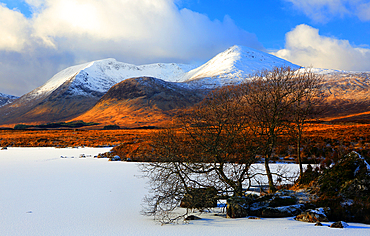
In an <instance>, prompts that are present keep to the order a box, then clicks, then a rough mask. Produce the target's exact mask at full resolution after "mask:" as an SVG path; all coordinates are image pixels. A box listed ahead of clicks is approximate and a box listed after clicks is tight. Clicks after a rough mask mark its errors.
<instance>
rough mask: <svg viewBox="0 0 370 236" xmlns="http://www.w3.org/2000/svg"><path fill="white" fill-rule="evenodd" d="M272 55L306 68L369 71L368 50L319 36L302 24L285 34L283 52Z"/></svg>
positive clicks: (344, 41)
mask: <svg viewBox="0 0 370 236" xmlns="http://www.w3.org/2000/svg"><path fill="white" fill-rule="evenodd" d="M275 55H276V56H278V57H281V58H284V59H286V60H289V61H291V62H293V63H296V64H298V65H301V66H306V67H307V66H313V67H317V68H327V69H339V70H357V71H361V70H370V49H367V48H360V47H355V46H352V45H351V44H350V43H349V42H348V41H347V40H340V39H335V38H330V37H325V36H321V35H319V30H318V29H315V28H312V27H310V26H308V25H305V24H302V25H298V26H297V27H296V28H295V29H293V30H292V31H290V32H288V33H287V34H286V45H285V49H282V50H279V51H277V52H276V53H275Z"/></svg>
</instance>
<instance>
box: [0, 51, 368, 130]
mask: <svg viewBox="0 0 370 236" xmlns="http://www.w3.org/2000/svg"><path fill="white" fill-rule="evenodd" d="M276 66H277V67H280V66H289V67H291V68H293V69H299V68H301V67H300V66H298V65H294V64H292V63H290V62H288V61H285V60H284V59H281V58H278V57H276V56H273V55H271V54H268V53H265V52H261V51H258V50H254V49H251V48H248V47H243V46H233V47H230V48H228V49H227V50H225V51H223V52H221V53H219V54H217V55H216V56H215V57H213V58H212V59H210V60H209V61H208V62H206V63H204V64H203V65H201V66H197V65H186V64H176V63H154V64H147V65H140V66H136V65H133V64H128V63H123V62H118V61H116V60H115V59H112V58H108V59H103V60H98V61H93V62H88V63H84V64H80V65H76V66H72V67H69V68H66V69H64V70H62V71H60V72H58V73H57V74H56V75H54V76H53V77H52V78H51V79H50V80H48V81H47V82H46V83H45V84H44V85H42V86H40V87H38V88H36V89H34V90H32V91H31V92H29V93H27V94H25V95H23V96H22V97H20V98H17V99H16V100H14V101H13V100H10V101H9V102H7V104H5V105H3V106H1V105H0V125H6V124H15V123H34V124H40V123H48V122H58V121H67V120H76V119H82V118H84V119H95V120H96V119H97V117H100V118H99V119H100V121H104V119H105V120H106V121H104V122H106V123H112V122H113V121H114V120H116V121H117V122H120V123H122V122H123V120H125V119H114V115H112V114H115V116H119V112H118V111H121V112H122V113H126V114H128V113H131V114H128V115H126V116H127V117H131V118H130V119H131V121H130V122H131V123H130V124H133V123H135V122H134V120H135V119H137V121H138V122H141V121H139V120H145V122H149V121H150V119H151V122H156V121H155V119H157V121H158V120H161V119H162V118H163V117H165V118H163V119H164V120H167V118H168V114H169V113H168V111H169V110H171V109H178V108H181V107H186V106H189V105H191V104H194V103H196V102H198V101H199V100H200V98H201V97H202V96H203V95H204V93H205V92H206V91H209V90H210V89H214V88H216V87H220V86H224V85H230V84H237V83H240V82H241V81H242V80H244V79H246V78H248V76H250V75H253V74H254V73H256V72H258V71H261V70H271V69H273V68H274V67H276ZM303 69H304V68H303ZM311 71H312V72H313V73H316V74H320V75H322V76H324V78H325V81H324V84H325V86H326V90H325V96H326V97H325V99H326V102H327V103H328V104H329V105H330V106H332V107H333V108H334V109H331V110H330V109H329V110H330V111H329V112H328V113H327V114H328V117H330V116H333V115H342V116H345V115H350V114H351V113H354V112H359V113H361V112H362V113H363V112H367V111H370V102H367V101H368V100H370V97H369V96H367V93H368V92H369V91H370V90H369V88H370V79H369V77H370V72H369V73H367V72H358V73H355V72H346V71H335V70H326V69H317V68H312V69H311ZM126 80H128V81H127V82H126V83H122V82H124V81H126ZM121 83H122V84H123V85H124V86H127V88H126V89H125V88H122V87H120V89H119V90H120V91H121V92H122V93H121V96H123V97H122V98H121V99H117V97H116V98H115V99H108V98H107V96H113V95H112V94H114V91H113V92H112V91H111V89H112V88H114V87H115V85H118V84H121ZM122 84H121V85H122ZM349 84H350V85H349ZM347 85H348V86H347ZM130 89H132V91H130ZM156 89H157V90H156ZM171 89H172V92H170V90H171ZM133 91H135V93H134V92H133ZM149 91H152V92H153V91H156V92H155V93H154V95H155V94H157V97H155V96H154V97H153V96H152V95H153V94H152V95H151V94H150V93H149ZM182 93H184V94H187V96H188V97H189V98H192V99H189V100H186V99H187V98H186V97H184V96H183V95H181V94H182ZM158 94H164V95H166V96H168V97H170V98H171V99H167V100H166V99H165V98H164V97H163V96H162V98H161V99H159V98H160V96H159V95H158ZM104 96H105V97H104ZM125 96H128V97H125ZM144 97H146V98H144ZM368 98H369V99H368ZM145 99H147V100H148V101H149V100H150V101H151V105H152V106H148V104H145V102H144V101H145ZM181 100H184V101H186V102H182V103H181ZM171 102H172V103H173V104H172V105H171ZM117 104H121V106H122V107H121V108H119V107H118V106H117ZM109 106H111V107H110V109H107V107H109ZM351 106H353V107H354V108H352V107H351ZM170 107H172V108H171V109H167V108H170ZM114 109H115V110H114ZM97 111H100V113H101V114H99V112H97ZM85 113H86V114H85ZM108 113H111V115H109V114H108ZM166 113H168V114H166ZM134 114H135V115H134ZM123 116H125V115H122V116H121V117H123ZM140 116H143V117H140ZM102 117H105V118H104V119H103V118H102ZM144 117H146V118H145V119H144ZM150 117H152V118H150ZM153 117H156V118H153ZM128 120H129V119H126V121H128ZM86 121H91V120H86Z"/></svg>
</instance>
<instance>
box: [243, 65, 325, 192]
mask: <svg viewBox="0 0 370 236" xmlns="http://www.w3.org/2000/svg"><path fill="white" fill-rule="evenodd" d="M318 82H319V80H318V79H317V77H316V76H315V75H314V74H313V73H311V72H308V71H303V72H301V71H299V70H298V71H297V70H293V69H291V68H290V67H275V68H274V69H273V70H272V71H261V72H258V73H256V74H255V75H253V76H252V77H251V78H250V79H248V80H246V82H245V83H244V84H243V85H242V86H243V87H244V94H245V96H244V98H245V109H247V112H246V114H248V118H249V119H248V121H249V128H250V130H251V131H252V132H253V135H254V136H255V137H257V138H258V139H259V142H260V148H261V154H262V155H263V157H264V158H265V161H264V162H265V169H266V174H267V177H268V181H269V188H270V191H271V192H275V191H276V187H275V184H274V182H273V177H272V173H271V171H270V167H269V163H270V159H271V157H272V154H273V152H274V149H275V148H276V147H277V145H278V143H279V139H280V138H281V137H282V136H284V135H288V132H289V130H290V129H289V128H290V127H291V124H292V123H294V124H295V125H296V130H298V131H297V135H298V136H297V137H298V138H297V139H298V141H297V142H298V143H299V144H300V142H301V137H302V131H303V127H304V123H305V122H306V120H307V119H308V118H309V117H310V114H311V113H312V111H313V109H314V101H315V100H314V96H315V91H316V89H317V88H318V84H319V83H318ZM298 148H300V147H298Z"/></svg>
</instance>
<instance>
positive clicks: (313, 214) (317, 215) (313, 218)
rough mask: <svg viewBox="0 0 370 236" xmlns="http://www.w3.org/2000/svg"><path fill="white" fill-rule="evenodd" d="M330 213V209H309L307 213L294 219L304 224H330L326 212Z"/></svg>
mask: <svg viewBox="0 0 370 236" xmlns="http://www.w3.org/2000/svg"><path fill="white" fill-rule="evenodd" d="M328 211H329V208H326V209H324V208H316V209H315V210H312V209H309V210H306V211H305V212H303V213H301V214H299V215H297V216H296V217H295V218H294V219H295V220H298V221H303V222H311V223H315V222H318V221H319V222H328V218H327V216H326V212H328Z"/></svg>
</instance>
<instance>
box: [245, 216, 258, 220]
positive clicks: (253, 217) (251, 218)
mask: <svg viewBox="0 0 370 236" xmlns="http://www.w3.org/2000/svg"><path fill="white" fill-rule="evenodd" d="M248 219H250V220H260V219H261V218H259V217H255V216H250V217H248Z"/></svg>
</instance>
